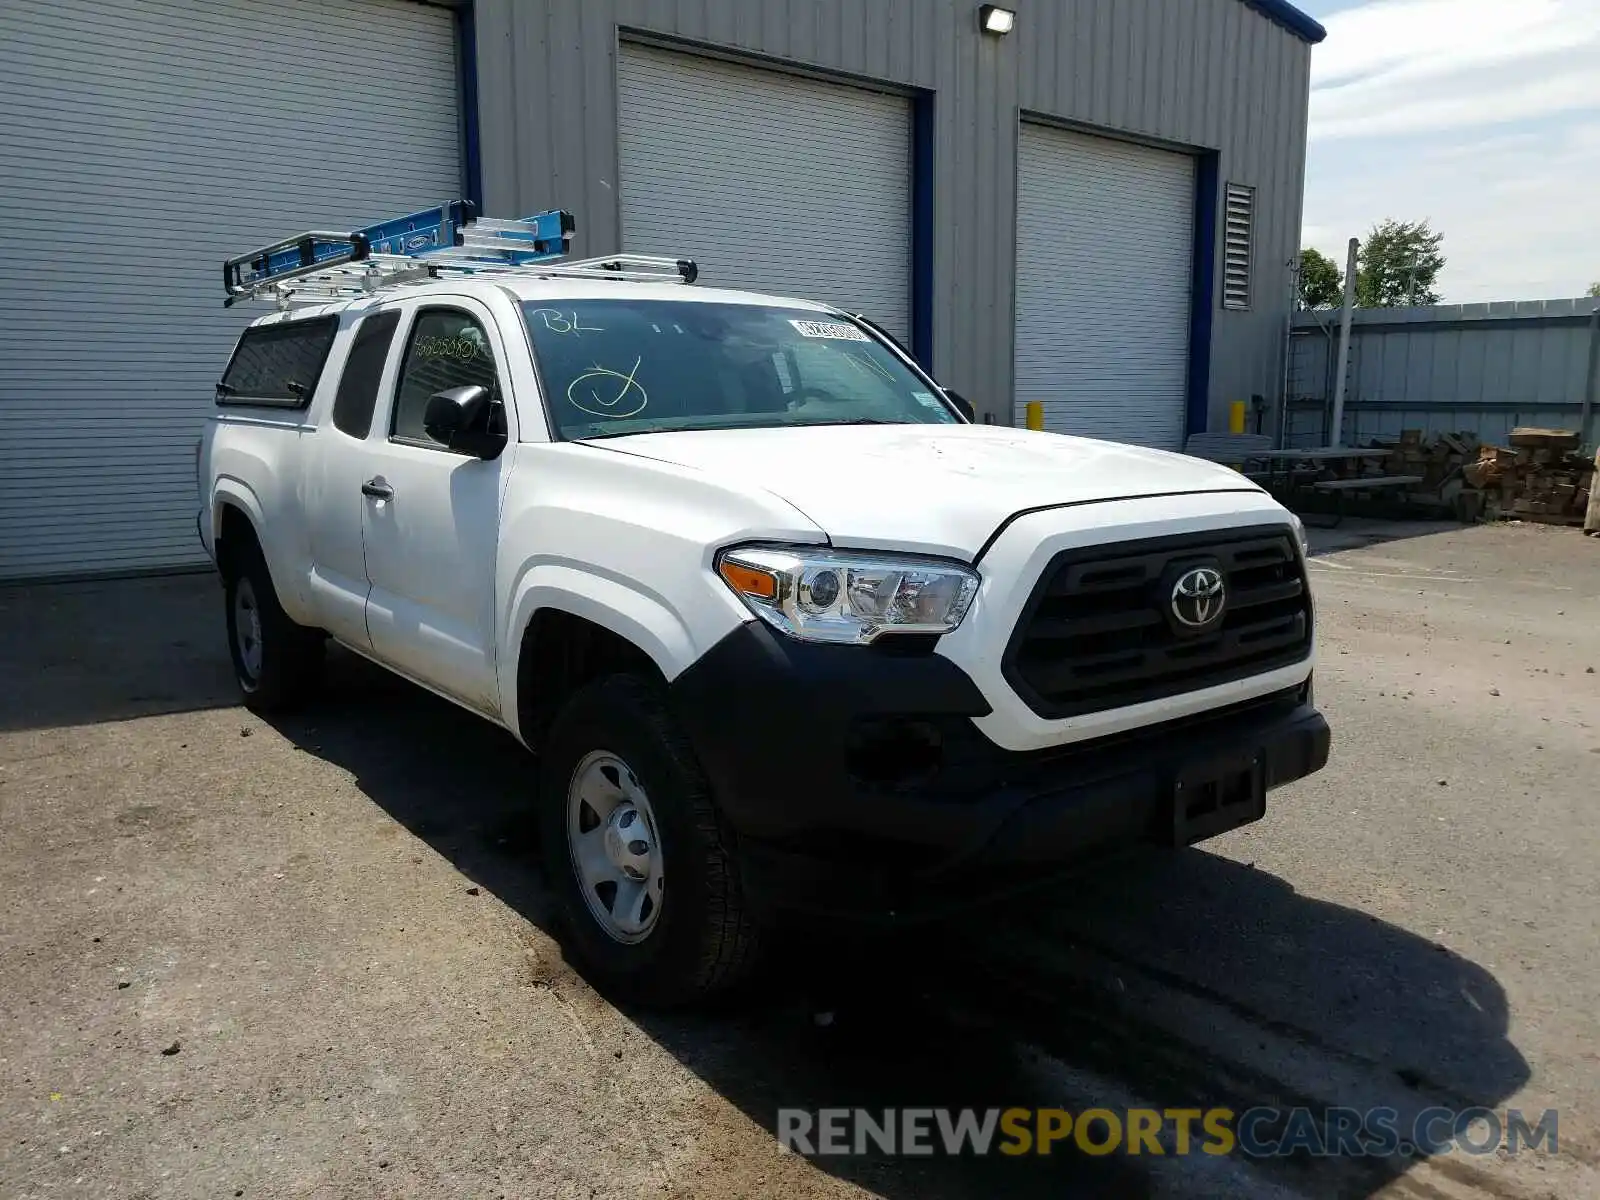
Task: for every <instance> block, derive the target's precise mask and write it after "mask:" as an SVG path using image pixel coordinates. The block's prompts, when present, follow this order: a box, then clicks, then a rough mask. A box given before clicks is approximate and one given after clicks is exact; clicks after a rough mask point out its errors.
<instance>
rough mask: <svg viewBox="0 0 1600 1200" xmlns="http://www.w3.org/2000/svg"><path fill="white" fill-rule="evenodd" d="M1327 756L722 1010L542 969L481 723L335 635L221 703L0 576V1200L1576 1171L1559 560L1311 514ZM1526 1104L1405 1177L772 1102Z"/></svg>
mask: <svg viewBox="0 0 1600 1200" xmlns="http://www.w3.org/2000/svg"><path fill="white" fill-rule="evenodd" d="M1316 537H1317V541H1318V543H1319V546H1318V555H1317V557H1316V559H1315V561H1314V563H1313V572H1314V575H1315V579H1316V584H1317V587H1318V597H1319V603H1320V614H1321V620H1322V624H1321V631H1322V632H1321V641H1322V666H1321V667H1320V668H1319V670H1318V675H1317V689H1318V700H1319V702H1320V703H1321V704H1322V706H1323V707H1324V709H1325V710H1326V711H1327V713H1328V716H1329V720H1330V721H1331V722H1332V724H1333V726H1334V736H1335V748H1334V756H1333V759H1332V761H1331V762H1330V764H1329V766H1328V769H1327V770H1326V771H1324V772H1323V773H1322V774H1320V775H1318V776H1315V777H1313V778H1311V779H1309V780H1306V781H1303V782H1302V783H1300V784H1297V785H1294V786H1292V787H1290V788H1287V789H1284V790H1282V791H1280V792H1275V793H1273V795H1272V797H1271V800H1270V802H1269V807H1268V814H1267V819H1266V820H1265V821H1264V822H1262V823H1261V824H1259V825H1256V826H1253V827H1251V828H1249V829H1246V830H1242V831H1240V832H1238V833H1235V834H1231V835H1228V836H1227V837H1224V838H1221V839H1217V840H1215V841H1213V842H1211V843H1208V844H1207V845H1206V846H1205V847H1204V848H1202V849H1194V850H1189V851H1184V852H1181V853H1177V854H1172V853H1151V854H1148V855H1143V856H1140V857H1138V858H1136V859H1135V860H1133V861H1132V862H1128V863H1124V864H1122V865H1120V866H1119V867H1118V868H1117V869H1116V870H1114V871H1106V872H1101V873H1098V874H1095V875H1092V876H1089V877H1087V878H1084V879H1082V880H1079V881H1076V882H1075V883H1074V884H1073V885H1072V886H1071V887H1070V888H1065V889H1063V890H1062V891H1061V893H1060V894H1054V895H1049V894H1047V895H1045V896H1042V897H1037V898H1029V899H1027V900H1026V901H1023V902H1013V903H1010V904H1008V905H1006V906H1004V907H1002V908H1000V909H998V910H996V911H991V912H989V913H987V914H985V915H983V916H981V917H971V918H967V919H964V920H963V921H961V922H958V923H956V924H954V925H950V926H945V927H941V928H939V929H937V930H926V931H922V932H920V933H914V934H908V935H904V936H901V937H898V938H895V939H892V940H889V941H884V940H866V939H864V938H862V937H860V936H854V935H852V936H846V935H844V934H841V933H839V932H837V931H829V930H814V931H807V932H805V933H796V934H795V935H794V936H793V937H792V938H791V940H790V941H789V942H788V943H787V944H786V946H785V951H784V953H783V954H782V955H781V956H780V961H779V962H777V963H776V964H775V965H774V969H773V971H772V973H771V976H770V977H769V978H768V979H767V980H766V981H765V982H764V984H763V986H762V987H761V988H759V989H758V991H757V993H756V994H755V995H754V996H752V997H750V998H749V999H748V1000H747V1001H746V1002H745V1003H744V1004H742V1005H741V1006H740V1007H738V1008H737V1009H734V1010H731V1011H725V1012H713V1013H701V1014H693V1015H685V1014H672V1015H662V1014H658V1013H650V1012H642V1011H628V1010H623V1009H619V1008H617V1007H615V1006H613V1005H612V1004H610V1003H608V1002H607V1001H606V1000H604V999H603V998H601V997H600V996H598V995H597V994H596V993H595V992H594V991H593V990H591V989H590V988H589V987H588V986H587V985H586V984H585V983H584V982H583V981H582V980H581V979H580V978H578V977H577V976H576V975H575V974H574V973H573V972H572V971H571V970H570V969H569V968H568V967H567V965H566V964H565V963H564V961H563V959H562V956H561V952H560V949H559V947H558V946H557V945H556V943H555V942H554V941H553V940H552V938H551V937H550V936H549V934H548V933H547V932H546V928H547V924H548V921H547V911H546V902H545V898H544V893H543V889H542V885H541V883H540V881H539V878H538V873H537V870H536V869H535V867H534V858H535V855H534V853H533V848H532V846H531V844H530V841H529V828H528V827H529V821H528V815H527V814H528V808H529V805H530V803H531V800H532V796H531V777H532V772H531V771H530V769H529V766H530V760H529V759H528V758H527V757H526V756H525V754H524V753H523V752H522V751H520V750H519V749H518V748H517V747H516V746H515V745H514V744H513V743H512V742H511V741H510V739H509V738H507V737H506V736H505V735H503V734H500V733H498V732H496V731H495V730H493V729H491V728H490V727H488V726H487V725H484V724H483V723H481V722H479V721H477V720H476V719H475V718H473V717H470V716H468V715H466V714H464V713H461V712H459V711H458V710H456V709H454V708H452V707H451V706H449V705H447V704H445V703H443V702H442V701H439V700H436V699H435V698H433V697H432V696H429V695H427V694H425V693H422V692H420V691H418V690H416V689H413V688H411V687H409V686H408V685H405V684H403V683H399V682H397V681H394V680H391V679H390V678H388V677H387V676H385V675H383V673H381V672H379V671H377V670H375V669H373V668H371V667H369V666H367V665H366V664H364V663H361V662H358V661H354V660H352V659H350V658H349V657H347V656H342V655H341V656H338V657H337V658H336V661H335V662H334V664H333V667H334V669H333V671H332V680H331V686H330V694H329V696H328V697H327V699H326V700H325V701H324V702H322V703H320V704H319V705H317V706H316V707H315V708H314V709H313V710H311V711H309V712H308V713H306V714H304V715H303V716H300V717H296V718H295V719H293V720H282V721H276V722H275V723H273V724H268V723H266V722H264V721H262V720H260V719H259V718H257V717H255V716H252V715H249V714H247V713H245V712H244V711H243V710H242V709H240V708H237V707H235V705H234V693H233V688H232V681H231V679H230V677H229V672H228V668H227V662H226V656H225V653H224V651H223V640H222V636H223V635H222V620H221V602H220V597H219V594H218V591H217V588H216V586H215V583H214V582H213V581H212V580H211V579H210V578H208V577H174V578H168V579H160V580H135V581H122V582H114V583H98V584H63V585H55V586H49V587H37V588H32V589H26V590H20V589H18V590H11V591H0V971H3V979H4V986H3V988H0V1196H4V1197H18V1198H21V1197H34V1196H41V1197H42V1196H77V1195H82V1196H117V1197H191V1196H192V1197H213V1196H215V1197H228V1196H236V1197H237V1196H245V1197H250V1196H255V1197H277V1196H319V1197H321V1196H330V1197H362V1196H375V1195H382V1196H386V1197H400V1196H406V1197H411V1196H414V1197H426V1198H429V1200H436V1198H444V1197H474V1198H479V1197H496V1196H507V1197H532V1196H562V1197H566V1196H574V1197H588V1196H661V1197H670V1196H682V1197H730V1198H731V1197H743V1196H752V1195H764V1194H781V1195H783V1196H784V1197H786V1200H802V1198H809V1197H823V1196H855V1195H861V1194H863V1193H866V1194H877V1195H881V1196H886V1197H892V1198H896V1200H899V1198H904V1200H911V1198H913V1197H916V1198H919V1200H920V1198H922V1197H943V1196H951V1197H955V1196H992V1195H999V1194H1005V1195H1016V1196H1046V1195H1048V1196H1053V1197H1061V1196H1075V1195H1096V1196H1106V1195H1111V1196H1131V1197H1146V1196H1151V1197H1154V1196H1212V1195H1214V1196H1299V1195H1305V1196H1385V1197H1401V1196H1406V1197H1416V1198H1419V1200H1421V1198H1430V1200H1438V1198H1440V1197H1445V1198H1447V1200H1448V1198H1451V1197H1464V1196H1484V1195H1491V1196H1501V1197H1509V1198H1512V1200H1535V1198H1542V1197H1547V1196H1549V1197H1583V1196H1596V1195H1600V1131H1597V1130H1596V1125H1595V1122H1596V1113H1597V1112H1600V932H1597V924H1596V915H1597V913H1600V823H1597V822H1596V820H1595V816H1594V813H1595V804H1596V801H1597V800H1600V789H1597V785H1596V781H1597V780H1600V675H1596V674H1595V673H1593V671H1592V670H1591V668H1594V669H1596V670H1600V619H1597V614H1600V541H1590V540H1585V539H1584V538H1582V537H1581V536H1580V535H1578V534H1577V533H1576V532H1575V531H1571V530H1566V529H1549V528H1545V527H1540V526H1509V525H1507V526H1483V527H1476V528H1470V529H1462V530H1457V529H1454V528H1453V527H1445V526H1400V525H1366V524H1362V523H1357V522H1348V523H1347V525H1346V527H1345V529H1343V530H1340V531H1336V532H1335V533H1329V534H1317V535H1316ZM1141 1101H1142V1102H1153V1103H1155V1104H1157V1105H1159V1106H1175V1105H1186V1104H1196V1105H1198V1104H1207V1103H1227V1104H1231V1105H1234V1106H1235V1107H1241V1108H1242V1107H1248V1106H1249V1105H1250V1104H1252V1103H1308V1104H1328V1103H1333V1104H1353V1105H1356V1106H1358V1107H1367V1106H1370V1105H1373V1104H1380V1103H1390V1104H1393V1105H1394V1106H1395V1107H1397V1108H1401V1109H1402V1110H1408V1111H1414V1110H1416V1109H1419V1108H1421V1107H1425V1106H1427V1105H1428V1104H1432V1103H1442V1104H1446V1105H1452V1106H1455V1107H1463V1106H1468V1105H1472V1104H1483V1105H1488V1106H1490V1107H1493V1108H1496V1109H1501V1110H1503V1109H1504V1108H1506V1107H1521V1108H1523V1109H1525V1110H1540V1109H1543V1108H1545V1107H1547V1106H1555V1107H1558V1108H1559V1109H1560V1110H1561V1124H1560V1147H1561V1153H1560V1154H1559V1155H1558V1156H1556V1157H1554V1158H1551V1157H1546V1156H1543V1155H1528V1154H1524V1155H1522V1156H1520V1157H1518V1158H1516V1159H1508V1158H1505V1157H1503V1156H1491V1157H1487V1158H1469V1157H1465V1156H1461V1155H1452V1156H1449V1157H1438V1158H1434V1159H1432V1160H1429V1161H1427V1162H1414V1163H1409V1164H1402V1163H1388V1162H1376V1161H1372V1162H1367V1161H1361V1160H1354V1161H1344V1162H1326V1161H1323V1162H1316V1161H1302V1160H1291V1161H1288V1162H1282V1163H1267V1164H1246V1163H1244V1162H1242V1161H1239V1160H1235V1159H1210V1158H1205V1157H1203V1156H1192V1157H1188V1158H1181V1159H1180V1158H1175V1157H1166V1158H1160V1159H1156V1158H1150V1157H1144V1158H1125V1157H1121V1156H1113V1157H1109V1158H1090V1157H1086V1156H1082V1155H1078V1154H1071V1153H1062V1152H1059V1151H1058V1152H1057V1153H1056V1154H1055V1155H1053V1156H1051V1157H1050V1158H1032V1159H1028V1160H1020V1161H1019V1160H1013V1159H1003V1160H1002V1159H998V1158H994V1159H970V1158H969V1159H957V1160H951V1159H944V1158H936V1159H921V1160H913V1159H904V1158H902V1159H899V1160H894V1161H888V1160H884V1159H881V1158H847V1159H832V1160H806V1159H803V1158H800V1157H798V1156H795V1155H790V1154H784V1153H781V1152H780V1151H779V1150H778V1148H777V1145H776V1141H775V1139H774V1137H773V1130H774V1128H775V1121H776V1110H777V1108H778V1107H779V1106H781V1105H794V1106H820V1105H832V1106H866V1107H884V1106H889V1105H940V1104H949V1105H972V1106H980V1107H988V1106H991V1105H999V1106H1008V1105H1049V1106H1062V1107H1067V1108H1073V1109H1081V1108H1083V1107H1086V1106H1089V1105H1092V1104H1101V1105H1110V1106H1113V1107H1114V1106H1116V1105H1118V1104H1125V1103H1126V1104H1132V1103H1139V1102H1141Z"/></svg>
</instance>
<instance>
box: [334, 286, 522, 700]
mask: <svg viewBox="0 0 1600 1200" xmlns="http://www.w3.org/2000/svg"><path fill="white" fill-rule="evenodd" d="M401 324H402V334H401V336H402V337H403V339H404V341H403V346H404V348H403V350H402V351H401V357H400V362H399V368H398V370H397V371H396V372H395V374H394V376H393V386H392V390H391V393H390V396H389V403H388V406H387V409H386V411H385V412H384V414H383V419H385V420H386V421H387V422H388V425H387V435H386V436H384V437H382V438H373V439H372V440H371V441H370V442H369V443H368V458H367V471H366V473H365V478H364V480H363V482H362V485H361V491H362V506H363V507H362V540H363V544H364V546H365V549H366V564H367V579H368V582H369V583H370V585H371V590H370V591H369V593H368V596H367V631H368V634H369V635H370V637H371V639H372V643H371V644H372V652H373V654H374V656H375V657H376V658H378V659H379V660H380V661H381V662H383V663H385V664H387V665H389V666H391V667H393V668H394V669H396V670H398V671H400V672H401V673H403V674H405V675H409V676H411V677H412V678H413V679H416V680H418V681H419V682H421V683H424V684H427V685H429V686H431V687H433V688H436V689H438V690H439V691H442V692H445V693H447V694H448V695H450V696H453V697H454V698H455V699H457V700H459V701H461V702H462V703H463V704H466V705H468V706H469V707H472V708H475V709H477V710H478V711H480V712H483V713H485V714H487V715H489V716H496V717H497V716H498V715H499V708H500V704H499V687H498V684H497V682H496V676H495V658H496V646H495V626H494V582H495V563H496V557H497V551H498V546H499V517H500V500H501V496H502V494H503V492H504V488H505V484H506V481H507V479H508V478H509V476H510V470H511V464H512V460H513V459H514V458H515V456H516V447H517V433H516V428H515V422H516V417H515V413H514V411H513V406H512V405H511V404H510V403H508V402H507V401H508V399H509V394H510V393H509V391H508V383H507V378H506V372H505V363H506V354H505V347H504V345H503V344H502V343H501V341H500V339H499V334H498V331H497V326H496V324H495V322H494V321H493V320H492V319H491V317H490V314H489V312H488V311H487V310H486V309H485V308H484V307H483V306H482V305H481V304H479V303H477V302H476V301H472V300H468V299H465V298H462V299H447V300H440V299H437V298H434V297H429V298H428V299H427V300H426V301H418V302H417V303H416V304H415V305H414V306H412V307H411V308H410V310H409V311H408V312H407V313H406V315H405V316H404V317H403V318H402V321H401ZM473 384H481V385H482V386H484V387H487V388H489V389H490V392H491V394H492V395H493V396H494V397H495V399H496V401H497V402H498V404H499V408H500V412H501V413H502V414H503V420H504V422H505V429H506V435H507V436H506V443H505V449H504V450H503V451H502V452H501V454H500V455H499V456H498V457H496V458H491V459H479V458H476V457H474V456H472V455H468V454H464V453H460V452H458V451H453V450H450V449H449V448H448V447H446V446H444V445H442V444H440V443H439V442H437V441H435V440H434V439H433V438H431V437H429V436H428V434H427V431H426V430H425V429H424V428H423V413H424V410H425V409H426V408H427V404H428V398H429V397H430V396H432V395H433V394H434V393H436V392H441V391H445V390H447V389H449V388H456V387H465V386H469V385H473Z"/></svg>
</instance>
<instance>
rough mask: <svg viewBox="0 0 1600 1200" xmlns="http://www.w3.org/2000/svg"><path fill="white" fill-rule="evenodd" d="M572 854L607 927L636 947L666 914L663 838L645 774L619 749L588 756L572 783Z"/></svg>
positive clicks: (581, 884)
mask: <svg viewBox="0 0 1600 1200" xmlns="http://www.w3.org/2000/svg"><path fill="white" fill-rule="evenodd" d="M567 853H568V855H569V857H570V858H571V860H572V872H573V874H574V876H576V877H577V880H578V890H579V891H581V892H582V893H583V899H584V903H585V904H587V905H588V906H589V912H590V914H591V915H592V916H593V917H594V919H595V921H596V922H597V923H598V924H599V926H600V928H601V929H603V930H605V931H606V934H607V935H608V936H609V937H611V938H612V939H613V940H615V941H618V942H623V943H625V944H631V943H635V942H642V941H644V939H645V938H647V937H649V936H650V931H651V930H652V929H654V928H655V925H656V921H657V920H659V919H660V917H661V886H662V870H661V842H660V839H659V838H658V837H657V835H656V817H655V812H654V811H653V810H652V809H651V807H650V797H649V796H648V795H646V794H645V790H644V788H643V787H642V786H641V785H640V783H639V780H638V778H637V777H636V776H635V775H634V773H633V771H632V770H631V769H630V768H629V767H628V764H627V763H625V762H623V761H622V760H621V759H620V758H618V757H617V756H616V755H615V754H612V753H610V752H609V751H605V750H596V751H594V752H592V753H590V754H586V755H584V756H583V760H582V761H581V762H579V763H578V766H577V769H575V770H574V771H573V772H572V781H571V782H570V783H569V784H568V785H567Z"/></svg>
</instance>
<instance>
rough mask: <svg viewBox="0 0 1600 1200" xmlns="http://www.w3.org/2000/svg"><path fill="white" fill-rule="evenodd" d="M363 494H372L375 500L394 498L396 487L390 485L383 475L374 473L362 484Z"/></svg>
mask: <svg viewBox="0 0 1600 1200" xmlns="http://www.w3.org/2000/svg"><path fill="white" fill-rule="evenodd" d="M361 494H362V495H363V496H371V497H372V498H373V499H374V500H393V499H394V489H393V488H392V487H390V486H389V485H388V484H387V483H386V482H384V478H383V476H382V475H374V476H373V477H372V478H371V479H369V480H367V481H366V482H365V483H363V484H362V485H361Z"/></svg>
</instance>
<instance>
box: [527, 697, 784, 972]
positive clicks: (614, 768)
mask: <svg viewBox="0 0 1600 1200" xmlns="http://www.w3.org/2000/svg"><path fill="white" fill-rule="evenodd" d="M542 760H543V769H542V773H541V777H540V789H541V795H540V816H541V835H542V836H541V842H542V846H543V851H544V859H545V867H546V871H547V873H548V876H549V879H550V884H551V887H552V889H553V891H554V892H555V896H556V900H557V904H558V907H559V911H560V916H561V918H562V923H563V925H564V927H565V929H566V931H567V934H568V943H569V945H570V946H571V948H572V950H573V951H574V954H575V956H576V957H577V958H578V959H579V960H580V961H581V963H582V965H583V966H584V967H585V969H586V970H587V971H588V973H589V974H590V975H591V976H592V977H593V978H594V980H595V982H596V983H598V984H600V985H602V986H604V987H609V988H611V989H612V990H615V991H618V992H622V993H625V994H627V995H629V996H632V997H635V998H638V999H642V1000H646V1001H650V1002H653V1003H661V1004H671V1003H684V1002H687V1001H692V1000H697V999H702V998H705V997H707V996H710V995H712V994H714V993H716V992H720V991H725V990H727V989H728V988H730V987H732V986H733V985H735V984H736V983H738V982H740V981H741V980H742V979H744V978H745V977H746V976H747V975H748V973H749V972H750V970H751V969H752V968H753V967H754V965H755V961H756V951H757V942H758V938H757V933H758V929H757V925H756V921H755V919H754V917H753V916H752V914H751V913H750V910H749V907H748V905H747V904H746V903H745V899H744V893H743V889H742V888H741V886H740V881H739V876H738V870H737V866H736V864H735V862H734V860H733V856H732V854H731V847H730V843H731V834H730V833H729V832H728V831H727V829H726V828H725V826H724V824H723V822H722V819H721V816H720V815H719V814H718V812H717V810H716V807H715V805H714V803H713V801H712V798H711V792H710V788H709V787H708V786H707V784H706V781H705V778H704V776H703V775H702V774H701V772H700V768H699V765H698V764H697V763H696V762H695V760H694V756H693V754H692V752H691V751H690V749H689V745H688V743H687V742H686V741H685V739H684V737H683V735H682V733H681V732H680V731H679V730H678V728H677V726H676V725H675V723H674V722H673V721H672V719H671V716H670V714H669V713H668V712H667V710H666V706H665V705H664V704H663V703H662V700H661V697H660V695H659V691H658V689H656V688H655V687H653V686H652V685H651V684H650V683H648V682H647V681H645V680H643V679H640V678H638V677H636V676H632V675H613V676H611V677H609V678H607V679H602V680H600V681H598V682H595V683H591V684H589V685H587V686H586V687H584V688H582V689H580V690H579V691H578V692H577V693H576V694H574V695H573V697H572V698H571V699H570V700H569V701H568V702H567V704H566V706H565V707H564V708H563V709H562V711H561V712H560V714H559V715H558V716H557V717H556V720H555V723H554V724H553V725H552V727H551V730H550V736H549V739H548V741H547V743H546V746H545V750H544V753H543V755H542Z"/></svg>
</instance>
